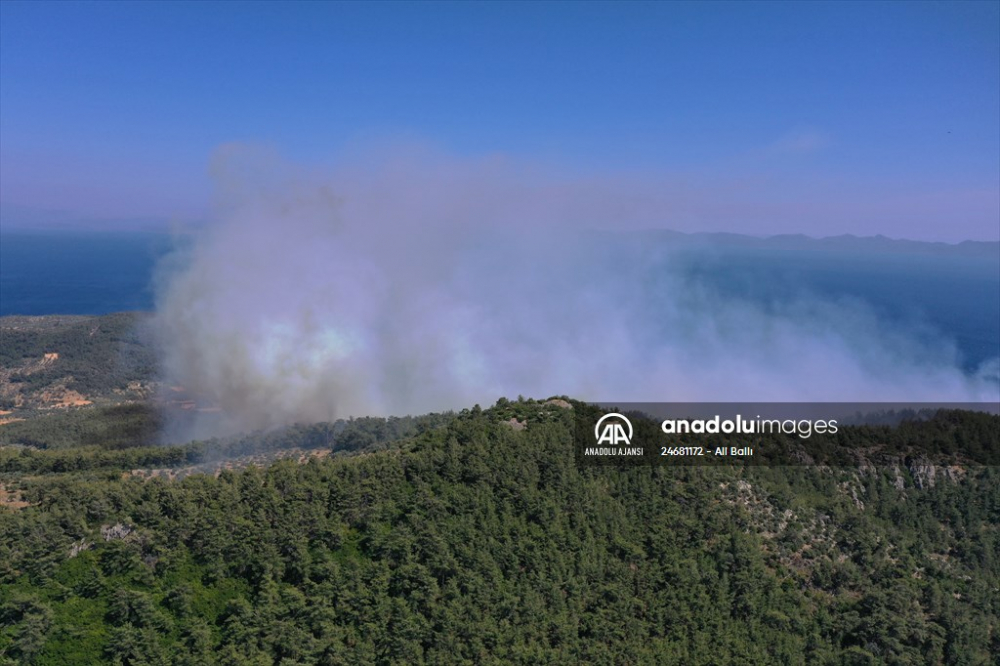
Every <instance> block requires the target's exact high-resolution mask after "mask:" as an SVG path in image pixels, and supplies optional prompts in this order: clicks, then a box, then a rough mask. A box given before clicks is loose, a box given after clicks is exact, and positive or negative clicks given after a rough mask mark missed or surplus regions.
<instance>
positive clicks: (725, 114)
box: [0, 1, 1000, 242]
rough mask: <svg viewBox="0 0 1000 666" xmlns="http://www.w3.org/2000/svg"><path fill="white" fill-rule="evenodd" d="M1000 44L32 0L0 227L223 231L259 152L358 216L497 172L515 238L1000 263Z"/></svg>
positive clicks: (357, 7) (606, 17) (823, 20)
mask: <svg viewBox="0 0 1000 666" xmlns="http://www.w3.org/2000/svg"><path fill="white" fill-rule="evenodd" d="M998 26H1000V4H998V3H995V2H966V3H962V2H950V3H852V4H848V3H768V4H763V3H713V4H711V5H708V4H691V3H648V4H647V3H614V4H606V3H578V4H571V3H530V4H529V3H435V4H429V3H372V4H363V3H294V4H292V3H246V4H244V3H158V4H152V3H143V4H138V3H100V2H99V3H32V2H17V1H8V2H4V3H0V81H2V86H0V223H2V224H4V225H7V226H11V225H13V224H21V225H23V224H28V225H29V226H30V224H32V223H33V222H32V220H45V219H49V218H51V217H52V215H53V214H55V213H51V212H50V211H61V214H62V216H63V219H67V220H81V222H80V224H88V223H93V222H94V221H95V220H100V219H102V218H120V219H126V220H139V221H138V222H137V223H136V224H137V226H142V225H143V224H144V223H148V221H149V220H151V219H152V220H190V219H216V218H218V217H219V216H220V209H219V208H218V205H217V204H218V202H219V201H220V200H223V199H225V195H224V193H222V194H220V192H219V190H218V189H217V188H218V182H217V181H213V177H212V175H211V164H212V161H213V159H214V157H213V156H214V155H217V154H218V152H219V150H225V146H227V145H231V144H233V143H234V142H236V143H249V144H254V145H264V146H268V147H269V148H270V149H271V150H273V151H274V152H275V153H276V154H280V155H282V156H283V158H284V159H286V160H288V161H289V162H291V163H294V164H297V165H299V166H300V167H301V168H302V169H303V170H305V171H309V172H322V173H332V174H340V175H345V174H346V176H345V178H344V181H341V182H338V183H333V184H332V185H331V186H332V187H333V188H334V189H335V190H337V192H336V194H337V196H340V197H342V198H344V199H345V200H349V199H350V198H351V197H352V196H353V193H352V192H351V191H350V189H349V187H345V186H343V185H344V183H345V182H346V184H347V185H350V184H351V183H354V182H358V181H365V179H367V175H365V174H366V173H367V172H369V171H376V172H383V171H388V172H392V171H393V170H394V169H395V170H396V171H399V169H398V168H397V166H396V165H398V164H400V163H402V164H404V165H405V166H404V167H403V168H402V171H404V172H406V173H414V174H430V176H429V177H430V178H431V179H432V180H434V179H435V178H437V177H438V176H440V175H441V174H461V173H464V172H466V171H472V172H476V173H482V172H483V171H484V170H490V169H493V170H495V171H496V173H497V174H498V175H497V178H496V179H495V180H494V181H490V182H491V183H492V184H490V185H489V186H481V189H480V191H479V192H478V193H477V194H478V195H480V196H482V197H485V198H486V200H488V201H496V202H497V203H498V204H503V203H507V202H510V201H511V200H513V201H514V205H512V206H510V208H509V212H512V213H517V214H519V215H521V216H523V217H527V218H529V219H528V220H519V221H517V223H522V222H530V218H543V217H545V216H549V215H551V216H556V217H560V218H562V219H572V220H574V221H575V223H576V224H578V225H580V226H585V227H587V228H595V227H597V228H610V229H626V230H627V229H637V228H643V229H647V228H670V229H676V230H679V231H685V232H695V231H707V232H715V231H725V232H736V233H747V234H754V235H771V234H780V233H802V234H806V235H810V236H830V235H839V234H844V233H851V234H855V235H861V236H867V235H875V234H883V235H886V236H889V237H892V238H909V239H915V240H934V241H947V242H959V241H962V240H969V239H971V240H997V239H998V238H1000V224H998V219H1000V122H998V118H1000V27H998ZM413 165H417V168H413ZM359 170H360V173H359ZM388 180H391V181H393V182H396V181H395V180H393V179H392V178H388ZM460 185H461V184H460V182H456V186H455V188H454V189H455V190H456V192H455V196H456V200H455V201H452V202H449V203H448V206H449V207H450V209H451V210H461V201H460V199H461V198H462V197H463V196H466V193H462V192H460V191H458V190H459V189H460ZM403 187H404V188H409V189H418V188H419V187H420V181H419V178H418V179H417V180H416V181H415V182H412V183H407V184H404V185H403ZM366 196H367V194H365V193H362V194H361V195H360V196H359V198H361V199H364V198H365V197H366ZM385 196H386V197H388V198H391V197H392V196H393V193H388V192H387V193H386V194H385ZM402 196H403V198H406V197H409V196H410V193H408V192H404V193H403V195H402ZM348 202H349V201H348ZM472 209H475V210H477V211H478V210H481V209H482V208H481V207H480V206H478V205H477V206H473V207H471V208H470V210H472ZM498 219H499V220H500V223H508V221H505V220H503V219H502V216H498ZM88 221H89V222H88ZM511 223H513V222H511Z"/></svg>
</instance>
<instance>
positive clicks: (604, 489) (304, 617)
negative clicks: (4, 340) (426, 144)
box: [0, 398, 1000, 666]
mask: <svg viewBox="0 0 1000 666" xmlns="http://www.w3.org/2000/svg"><path fill="white" fill-rule="evenodd" d="M114 409H118V410H119V411H118V412H110V413H103V414H101V416H103V417H104V419H105V420H108V421H110V422H112V423H118V424H119V427H117V428H115V427H108V428H105V429H104V430H103V431H102V430H101V429H99V428H97V427H96V426H95V424H94V423H90V424H89V425H88V424H87V423H86V419H97V420H101V419H100V418H98V416H96V415H95V414H97V412H96V410H90V411H89V412H87V411H86V410H80V414H91V416H86V417H84V416H80V414H76V415H74V414H73V413H72V412H68V413H66V414H62V415H59V417H60V418H63V419H64V420H65V419H70V420H72V419H74V418H75V419H77V421H78V422H79V423H78V426H79V428H78V432H80V433H83V434H84V435H86V436H85V437H83V439H82V441H81V442H78V444H80V445H77V446H74V445H73V443H72V442H71V441H68V440H67V438H66V436H65V428H62V427H51V424H49V425H44V419H39V420H37V421H35V422H34V423H35V424H36V425H34V426H30V427H29V426H28V425H27V424H30V423H33V422H31V421H28V422H25V423H21V424H9V425H8V426H5V428H9V427H12V426H14V425H19V426H21V430H20V431H18V432H19V433H20V434H18V435H17V437H14V436H13V435H10V436H7V437H6V439H5V446H3V447H2V448H0V484H3V490H4V493H5V496H6V497H7V498H8V502H7V503H6V504H5V503H3V502H0V663H9V664H123V665H124V664H130V665H138V664H261V665H263V664H268V665H271V664H275V665H283V666H291V665H294V664H419V663H433V664H444V663H447V664H542V663H551V664H578V663H588V664H609V665H610V664H685V665H687V664H747V665H750V664H768V663H775V664H778V663H780V664H917V663H921V664H923V663H926V664H994V663H996V655H997V654H1000V468H998V467H997V466H996V465H995V464H984V462H992V461H993V460H995V459H994V458H993V456H995V455H996V452H997V451H998V450H1000V418H998V417H997V416H994V415H987V414H980V413H971V412H942V413H941V414H939V415H938V416H936V417H934V418H931V419H924V420H918V421H912V422H906V423H903V424H901V425H899V426H895V427H889V426H849V427H845V428H843V429H842V430H841V432H842V433H843V438H842V439H841V440H838V443H837V446H838V447H841V448H843V449H851V450H852V451H866V452H868V453H867V454H866V455H867V456H869V458H870V460H868V461H867V462H860V463H859V462H857V459H856V458H855V463H854V464H840V463H838V462H837V461H840V460H842V459H847V458H845V457H843V456H836V455H835V456H832V460H831V461H830V462H832V463H837V464H828V463H827V462H816V463H812V464H777V463H782V462H784V463H788V462H790V460H782V459H776V460H774V461H772V462H773V463H774V464H768V465H762V466H738V465H711V466H683V465H660V466H652V465H646V466H636V467H615V466H601V467H586V466H581V465H579V464H578V463H577V461H576V460H575V456H574V441H575V432H576V430H577V422H578V421H579V420H580V419H581V418H584V419H587V418H590V417H592V416H593V415H594V414H597V413H598V412H596V408H594V407H592V406H590V405H587V404H586V403H581V402H578V401H575V400H570V399H564V400H561V401H536V400H531V399H523V398H520V399H518V400H516V401H514V400H506V399H501V400H500V401H498V402H497V404H496V405H494V406H492V407H489V408H485V409H484V408H480V407H479V406H478V405H477V406H475V407H473V408H471V409H466V410H463V411H462V412H460V413H453V414H451V413H450V414H431V415H427V416H423V417H413V418H400V419H379V418H367V419H352V420H348V421H339V422H336V423H327V424H312V425H299V426H290V427H288V428H285V429H280V430H278V431H272V432H258V433H250V434H247V435H241V436H239V437H232V438H227V439H217V440H210V441H203V442H193V443H190V444H187V445H183V446H162V445H155V444H152V443H150V442H148V441H143V437H142V433H143V432H144V430H143V428H144V427H145V426H144V425H143V424H148V422H149V420H150V419H154V418H155V413H152V412H146V411H144V408H139V407H125V408H123V407H118V408H114ZM109 416H111V417H113V418H108V417H109ZM51 418H54V417H51ZM512 423H516V424H517V427H513V426H512ZM522 426H523V427H522ZM32 428H34V430H32ZM88 433H89V434H88ZM18 437H22V438H24V437H28V438H33V441H31V442H26V441H14V440H16V439H17V438H18ZM131 438H134V439H131ZM130 442H132V443H130ZM914 443H916V444H919V446H918V447H916V448H915V447H914V446H913V444H914ZM288 447H297V448H299V449H304V450H311V451H322V452H323V453H325V454H326V455H323V456H315V457H310V458H308V460H307V461H306V462H300V461H297V460H276V461H270V462H267V463H265V464H254V463H246V464H242V465H235V466H231V467H229V468H227V467H216V468H214V470H213V471H211V472H209V473H190V474H186V475H184V476H183V477H182V478H181V477H177V478H167V477H165V476H156V475H153V476H150V475H142V474H138V473H136V471H137V470H138V469H141V468H145V467H178V466H182V465H191V464H197V463H199V462H201V463H204V462H205V461H211V460H220V461H224V460H233V459H239V456H246V455H252V454H260V453H263V452H268V451H277V450H281V449H284V448H288ZM970 451H971V452H972V453H970ZM10 498H16V499H17V501H16V502H14V501H11V500H10Z"/></svg>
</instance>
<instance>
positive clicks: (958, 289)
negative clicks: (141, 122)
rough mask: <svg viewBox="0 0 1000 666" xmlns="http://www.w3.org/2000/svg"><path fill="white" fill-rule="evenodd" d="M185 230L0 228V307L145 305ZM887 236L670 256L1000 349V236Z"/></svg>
mask: <svg viewBox="0 0 1000 666" xmlns="http://www.w3.org/2000/svg"><path fill="white" fill-rule="evenodd" d="M189 240H190V238H189V237H188V238H186V239H185V238H181V239H178V237H176V236H173V235H171V234H169V233H163V232H154V231H142V232H134V231H100V232H97V231H65V230H51V231H36V230H4V229H2V228H0V316H3V315H15V314H16V315H46V314H93V315H98V314H107V313H110V312H120V311H131V310H144V311H150V310H153V309H154V307H155V289H154V284H155V280H156V279H157V272H158V268H157V267H158V265H159V263H160V260H161V259H163V258H164V257H165V256H166V255H168V254H169V253H170V252H171V251H173V250H174V249H176V248H177V247H178V246H179V245H183V244H184V243H185V242H189ZM642 242H643V243H646V241H645V240H643V241H642ZM663 242H667V241H663ZM895 243H896V244H895V245H893V244H888V245H886V244H885V243H883V244H882V245H879V244H878V243H875V242H874V241H870V240H868V239H851V240H850V241H849V242H845V241H840V242H826V243H824V242H819V243H818V244H817V242H813V241H810V242H809V243H807V244H805V245H803V244H802V243H801V242H800V243H797V244H796V243H792V244H791V245H790V244H789V243H788V242H784V243H782V242H770V241H766V242H756V241H755V242H753V243H735V244H733V243H726V242H723V243H721V244H720V243H713V244H712V245H711V249H705V247H707V246H704V245H700V244H698V243H687V246H686V247H687V249H686V250H684V251H683V252H680V253H679V254H678V255H677V256H678V257H679V259H678V261H682V262H683V261H686V262H687V263H688V266H687V267H686V268H685V270H686V271H687V272H688V274H689V275H690V276H692V277H693V278H695V279H698V280H700V281H702V282H703V283H705V284H709V285H711V286H712V287H713V288H714V289H716V290H717V291H718V292H719V293H726V294H729V295H731V296H733V297H736V298H740V299H743V300H746V301H751V302H756V303H758V304H759V305H760V306H761V307H768V306H769V305H770V304H773V303H775V302H778V301H781V300H782V299H783V298H787V297H790V295H791V293H792V291H793V290H794V291H796V292H801V291H802V289H803V288H806V289H809V290H810V291H811V292H812V293H815V294H818V295H820V296H821V297H822V298H827V299H831V300H835V301H844V300H845V299H847V300H850V299H854V300H856V301H860V302H863V303H865V304H866V306H867V307H869V308H870V310H872V311H874V312H876V313H877V314H878V316H880V317H882V318H885V319H888V320H890V321H896V322H899V323H901V324H902V325H905V326H912V327H913V328H914V330H915V331H917V330H920V331H923V332H924V333H926V332H927V331H931V332H933V334H934V335H940V336H943V337H945V338H948V339H952V340H954V341H955V343H956V345H957V347H958V350H959V353H960V357H961V363H962V365H963V366H964V367H965V369H966V370H968V371H970V372H974V371H975V370H976V369H977V368H978V367H980V365H981V364H982V363H984V362H987V361H990V360H991V359H996V358H998V357H1000V245H998V244H996V243H989V244H973V246H970V247H968V248H962V247H956V246H951V247H947V246H941V245H940V244H937V245H933V244H926V246H925V245H921V244H909V245H900V243H899V242H895ZM883 245H884V246H885V247H883ZM803 247H806V248H807V250H806V251H803V249H802V248H803ZM886 248H888V249H886ZM914 248H916V249H914ZM675 263H676V262H675ZM915 322H916V323H918V324H919V325H918V326H913V325H914V323H915Z"/></svg>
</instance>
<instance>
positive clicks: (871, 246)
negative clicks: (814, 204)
mask: <svg viewBox="0 0 1000 666" xmlns="http://www.w3.org/2000/svg"><path fill="white" fill-rule="evenodd" d="M638 235H639V236H641V237H643V238H647V239H650V240H658V241H664V242H667V243H669V244H671V245H674V246H677V247H705V246H712V247H719V248H748V249H760V250H801V251H810V252H815V251H836V252H858V253H883V254H929V255H944V256H980V257H986V258H992V259H996V260H997V262H998V263H1000V241H972V240H967V241H962V242H961V243H941V242H930V241H917V240H906V239H896V238H888V237H886V236H882V235H877V236H854V235H852V234H843V235H840V236H826V237H820V238H814V237H811V236H806V235H804V234H781V235H777V236H766V237H760V236H749V235H745V234H733V233H690V234H689V233H683V232H679V231H671V230H659V229H654V230H648V231H640V232H638Z"/></svg>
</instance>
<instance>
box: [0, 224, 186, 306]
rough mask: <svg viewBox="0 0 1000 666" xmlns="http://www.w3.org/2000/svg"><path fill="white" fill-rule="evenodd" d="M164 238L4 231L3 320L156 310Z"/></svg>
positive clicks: (0, 254)
mask: <svg viewBox="0 0 1000 666" xmlns="http://www.w3.org/2000/svg"><path fill="white" fill-rule="evenodd" d="M172 245H173V243H172V240H171V237H170V236H169V235H168V234H164V233H145V232H144V233H136V232H111V231H108V232H70V231H4V232H0V316H3V315H12V314H19V315H46V314H107V313H109V312H121V311H126V310H152V309H153V290H152V279H153V271H154V268H155V266H156V263H157V261H158V260H159V259H160V257H162V256H163V255H164V254H166V253H167V252H169V251H170V249H171V247H172Z"/></svg>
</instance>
